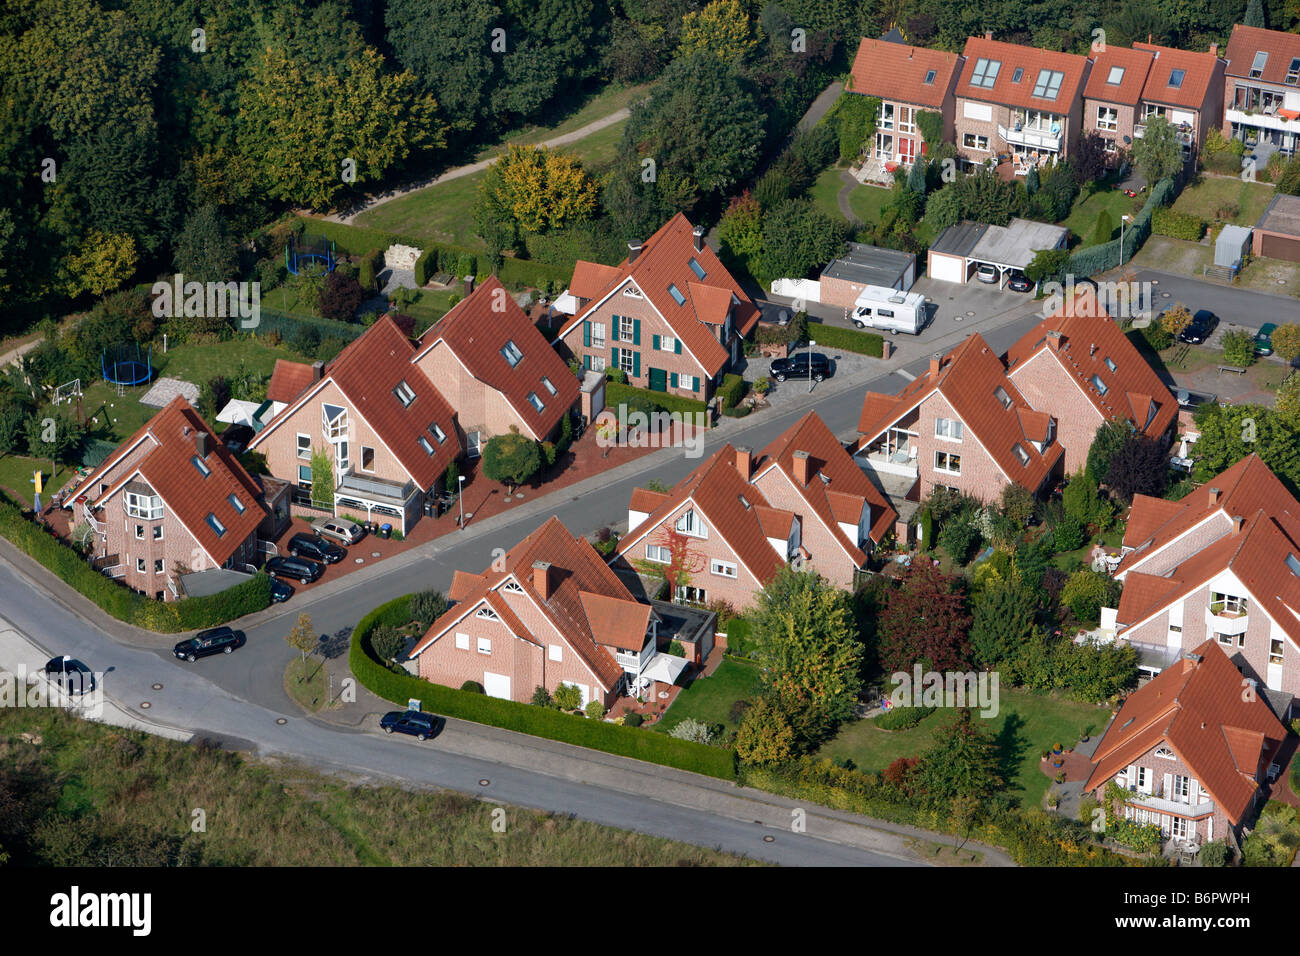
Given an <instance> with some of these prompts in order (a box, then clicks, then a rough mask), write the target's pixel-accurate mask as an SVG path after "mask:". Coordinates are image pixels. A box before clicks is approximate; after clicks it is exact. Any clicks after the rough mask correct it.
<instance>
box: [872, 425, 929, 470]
mask: <svg viewBox="0 0 1300 956" xmlns="http://www.w3.org/2000/svg"><path fill="white" fill-rule="evenodd" d="M918 437H919V436H917V435H914V434H912V433H911V432H906V431H903V430H901V429H890V430H889V431H887V432H885V434H883V435H881V436H880V438H878V439H877V440H876V441H874V442H872V443H871V445H870V446H868V447H867V449H866V450H865V451H860V452H858V454H857V461H858V465H859V467H861V468H869V469H870V470H872V471H874V472H877V473H878V474H885V475H902V476H904V477H907V478H915V477H916V476H917V465H916V459H917V455H918V453H919V448H918V446H917V443H916V441H915V439H916V438H918Z"/></svg>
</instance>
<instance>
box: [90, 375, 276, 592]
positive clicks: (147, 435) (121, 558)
mask: <svg viewBox="0 0 1300 956" xmlns="http://www.w3.org/2000/svg"><path fill="white" fill-rule="evenodd" d="M71 507H72V508H73V510H74V514H77V516H78V517H80V518H81V519H82V520H85V521H86V522H88V523H89V524H90V526H91V528H92V529H93V531H94V532H95V541H94V551H95V556H96V564H97V566H99V567H100V568H102V569H103V570H105V571H106V572H107V573H108V574H109V575H110V576H111V577H113V578H116V579H118V580H121V581H122V582H123V583H124V584H125V585H126V586H127V587H129V588H131V589H132V590H134V591H138V592H140V593H141V594H145V595H148V596H149V597H153V598H157V599H160V600H166V601H171V600H175V599H176V598H178V597H180V596H181V592H180V587H179V583H178V578H179V576H180V575H181V574H185V573H189V572H191V571H205V570H210V569H213V568H235V569H237V570H241V571H242V570H245V569H246V567H247V566H256V565H260V564H261V556H260V552H259V551H258V547H257V538H258V534H257V532H258V526H259V525H261V524H262V522H263V521H264V520H265V519H267V518H268V514H269V512H268V510H267V508H266V506H265V504H264V503H263V495H262V490H261V488H260V487H259V485H258V483H257V482H256V481H255V480H254V479H253V478H251V477H250V476H249V474H248V472H247V471H245V470H244V468H243V466H242V465H240V464H239V462H238V461H237V460H236V459H235V456H234V455H233V454H232V453H231V452H230V451H229V449H227V448H226V446H225V445H223V444H222V443H221V441H220V440H219V439H218V438H217V436H216V435H215V434H214V433H213V431H212V430H211V429H210V428H208V426H207V425H206V424H205V423H204V421H203V418H202V416H200V415H199V413H198V412H197V411H195V410H194V408H193V407H192V406H191V405H190V404H189V402H187V401H185V399H184V398H181V397H179V396H177V397H176V398H174V399H172V401H171V402H170V403H169V404H168V405H167V406H166V407H165V408H163V409H162V410H161V411H160V412H158V414H156V415H154V417H153V418H151V419H150V420H149V421H148V422H146V423H145V424H144V425H143V426H142V427H141V428H140V430H139V431H137V432H136V433H135V434H134V435H132V436H131V437H130V438H129V439H127V440H126V441H125V442H123V443H122V445H121V446H120V447H119V448H118V449H117V451H115V452H114V453H113V454H111V455H109V456H108V457H107V458H106V459H104V461H103V462H102V463H101V464H100V465H99V467H98V468H96V469H95V470H94V471H93V472H91V473H90V474H89V475H87V476H86V478H85V479H84V480H83V481H82V482H81V484H80V485H79V486H78V488H77V493H76V495H75V500H74V503H73V504H72V505H71Z"/></svg>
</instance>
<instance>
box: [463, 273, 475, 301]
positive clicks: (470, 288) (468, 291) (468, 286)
mask: <svg viewBox="0 0 1300 956" xmlns="http://www.w3.org/2000/svg"><path fill="white" fill-rule="evenodd" d="M461 282H462V283H463V284H464V286H465V298H467V299H468V298H469V297H470V296H471V295H473V294H474V277H473V276H465V278H463V279H462V280H461Z"/></svg>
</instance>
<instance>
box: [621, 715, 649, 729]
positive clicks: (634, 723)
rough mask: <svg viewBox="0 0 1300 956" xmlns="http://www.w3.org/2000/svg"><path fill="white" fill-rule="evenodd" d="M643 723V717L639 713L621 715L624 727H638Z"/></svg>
mask: <svg viewBox="0 0 1300 956" xmlns="http://www.w3.org/2000/svg"><path fill="white" fill-rule="evenodd" d="M644 723H645V718H644V717H642V716H641V715H640V714H626V715H625V716H624V717H623V726H624V727H640V726H641V725H642V724H644Z"/></svg>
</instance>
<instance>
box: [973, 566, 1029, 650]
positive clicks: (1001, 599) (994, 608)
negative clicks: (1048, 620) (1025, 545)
mask: <svg viewBox="0 0 1300 956" xmlns="http://www.w3.org/2000/svg"><path fill="white" fill-rule="evenodd" d="M971 608H972V611H973V614H972V620H971V629H970V641H971V647H972V649H973V650H974V652H975V660H976V661H977V662H978V663H979V664H981V665H983V666H984V667H988V668H994V667H996V666H997V665H998V664H1000V663H1001V662H1002V661H1005V660H1008V659H1010V658H1011V657H1013V656H1014V655H1015V653H1016V651H1017V650H1018V649H1019V648H1020V646H1021V644H1023V643H1024V642H1025V641H1027V640H1028V639H1029V638H1030V636H1031V635H1032V634H1033V633H1034V621H1035V618H1036V616H1037V613H1038V600H1037V598H1036V597H1035V595H1034V592H1033V590H1031V589H1030V588H1028V587H1026V586H1025V584H1024V582H1023V581H1022V580H1021V577H1020V574H1019V572H1016V573H1013V574H1012V575H1010V576H1009V577H1007V578H1000V579H997V580H994V581H991V582H989V583H988V584H987V585H986V586H985V587H984V589H983V590H982V591H980V592H979V594H977V595H976V596H975V598H974V600H973V601H972V602H971Z"/></svg>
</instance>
